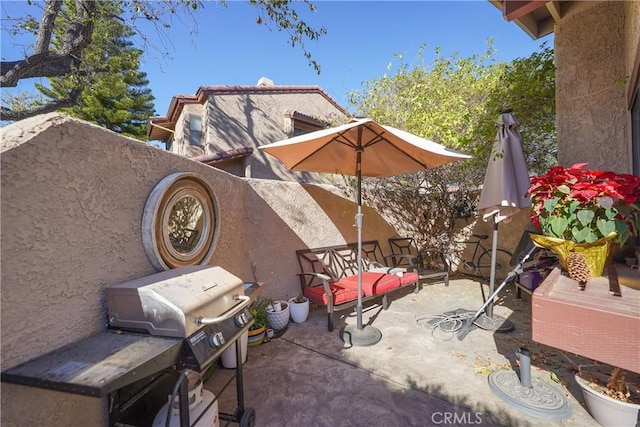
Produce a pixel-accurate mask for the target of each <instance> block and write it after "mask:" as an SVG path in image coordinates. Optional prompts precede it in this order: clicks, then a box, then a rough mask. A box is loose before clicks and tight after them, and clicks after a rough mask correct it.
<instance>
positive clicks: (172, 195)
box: [142, 172, 218, 270]
mask: <svg viewBox="0 0 640 427" xmlns="http://www.w3.org/2000/svg"><path fill="white" fill-rule="evenodd" d="M217 213H218V208H217V205H216V202H215V198H214V197H213V192H212V191H211V188H210V187H209V186H208V185H207V184H206V182H205V181H204V180H203V179H202V178H200V177H199V176H197V175H196V174H193V173H190V172H177V173H173V174H171V175H168V176H166V177H165V178H163V179H162V180H161V181H160V182H159V183H158V184H157V185H156V186H155V188H154V189H153V191H152V192H151V194H150V195H149V198H148V199H147V202H146V204H145V206H144V214H143V216H142V243H143V245H144V250H145V253H146V254H147V257H148V258H149V261H151V264H153V266H154V267H155V268H156V269H158V270H170V269H172V268H176V267H182V266H186V265H199V264H208V263H209V261H210V260H211V257H212V256H213V250H214V248H215V241H216V240H217V236H218V221H217V218H218V215H217Z"/></svg>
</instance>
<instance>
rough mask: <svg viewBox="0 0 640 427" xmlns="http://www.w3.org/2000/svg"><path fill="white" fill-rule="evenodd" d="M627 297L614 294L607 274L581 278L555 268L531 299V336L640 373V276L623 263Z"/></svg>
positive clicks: (622, 280) (619, 267) (621, 278)
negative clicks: (581, 286) (580, 284)
mask: <svg viewBox="0 0 640 427" xmlns="http://www.w3.org/2000/svg"><path fill="white" fill-rule="evenodd" d="M617 272H618V277H619V282H620V289H621V293H622V296H620V297H618V296H613V295H611V294H610V292H609V278H608V276H607V275H606V271H605V275H604V276H602V277H598V278H594V279H592V280H590V281H589V282H588V283H587V285H586V289H585V290H584V291H580V290H579V289H578V282H576V281H575V280H572V279H570V278H569V277H566V276H563V275H562V274H561V271H560V270H559V269H557V268H556V269H554V270H553V271H552V272H551V273H549V275H548V276H547V278H546V279H545V280H544V281H543V282H542V283H541V284H540V286H539V287H538V289H536V291H535V292H534V293H533V296H532V298H531V305H532V308H531V316H532V319H531V336H532V339H533V340H534V341H536V342H538V343H541V344H545V345H548V346H551V347H555V348H558V349H561V350H564V351H567V352H571V353H574V354H578V355H580V356H583V357H586V358H589V359H594V360H597V361H599V362H602V363H606V364H609V365H612V366H618V367H620V368H622V369H625V370H628V371H631V372H636V373H640V275H638V271H637V270H632V269H631V268H629V267H627V266H625V265H621V264H618V265H617Z"/></svg>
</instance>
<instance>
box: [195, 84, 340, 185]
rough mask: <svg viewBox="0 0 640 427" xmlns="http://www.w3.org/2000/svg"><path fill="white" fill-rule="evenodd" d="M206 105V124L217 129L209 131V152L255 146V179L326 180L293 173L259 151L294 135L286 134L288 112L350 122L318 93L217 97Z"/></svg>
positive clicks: (253, 163)
mask: <svg viewBox="0 0 640 427" xmlns="http://www.w3.org/2000/svg"><path fill="white" fill-rule="evenodd" d="M206 106H207V119H206V121H207V123H209V124H212V125H211V126H213V127H210V128H209V129H208V134H207V143H208V146H207V148H206V150H207V153H211V152H218V151H226V150H232V149H236V148H241V147H253V148H254V149H255V151H254V153H253V155H252V156H251V158H250V164H251V176H252V177H253V178H269V179H287V180H297V181H310V182H321V181H323V180H318V174H316V173H309V172H291V171H289V170H288V169H287V168H286V167H285V166H284V165H282V163H280V162H279V161H278V160H277V159H276V158H274V157H272V156H270V155H268V154H266V153H263V152H261V151H259V150H257V147H259V146H261V145H266V144H269V143H271V142H276V141H279V140H282V139H285V138H289V137H290V136H291V135H287V134H286V132H285V128H286V126H285V120H289V119H285V117H284V113H285V112H286V111H289V110H296V111H299V112H301V113H303V114H306V115H308V116H311V117H316V118H319V119H322V120H327V117H329V116H331V115H332V116H336V117H339V118H341V119H339V120H342V121H341V122H340V123H344V122H345V121H346V118H345V116H344V115H343V114H342V112H340V110H338V109H337V108H336V107H335V106H334V105H333V104H331V103H330V102H328V101H327V100H326V99H325V98H324V97H323V96H321V95H320V94H318V93H293V94H291V93H272V94H251V95H246V94H243V95H215V96H210V97H209V99H208V101H207V103H206ZM324 182H325V183H327V182H329V181H327V180H324Z"/></svg>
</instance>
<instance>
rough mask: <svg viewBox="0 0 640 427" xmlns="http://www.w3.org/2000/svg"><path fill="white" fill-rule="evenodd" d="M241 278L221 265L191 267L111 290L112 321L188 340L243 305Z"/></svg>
mask: <svg viewBox="0 0 640 427" xmlns="http://www.w3.org/2000/svg"><path fill="white" fill-rule="evenodd" d="M238 296H244V285H243V282H242V280H240V279H239V278H238V277H236V276H234V275H233V274H231V273H229V272H228V271H226V270H224V269H223V268H221V267H212V266H203V265H196V266H187V267H180V268H175V269H173V270H167V271H163V272H161V273H156V274H152V275H150V276H146V277H142V278H139V279H135V280H132V281H129V282H124V283H121V284H118V285H114V286H110V287H108V288H107V289H106V306H107V312H108V316H109V325H110V326H112V327H116V328H124V329H133V330H143V331H146V332H148V333H150V334H151V335H159V336H167V337H180V338H186V337H188V336H190V335H192V334H193V333H195V332H196V331H197V330H198V329H200V328H202V325H201V324H199V323H198V319H199V318H215V317H218V316H220V315H222V314H223V313H226V312H228V311H229V310H232V309H234V307H237V306H238V305H240V304H241V302H240V301H239V300H238V299H237V298H236V297H238Z"/></svg>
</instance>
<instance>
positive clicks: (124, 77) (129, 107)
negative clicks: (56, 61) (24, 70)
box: [36, 1, 155, 141]
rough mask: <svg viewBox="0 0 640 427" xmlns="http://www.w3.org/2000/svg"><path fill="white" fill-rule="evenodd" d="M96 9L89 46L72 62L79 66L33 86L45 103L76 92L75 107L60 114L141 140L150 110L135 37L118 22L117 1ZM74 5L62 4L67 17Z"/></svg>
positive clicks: (58, 36)
mask: <svg viewBox="0 0 640 427" xmlns="http://www.w3.org/2000/svg"><path fill="white" fill-rule="evenodd" d="M97 4H98V9H99V14H98V16H97V19H96V21H95V31H94V32H93V39H92V43H91V46H90V47H89V48H88V49H87V50H86V51H85V52H84V54H83V58H82V61H81V62H80V61H78V63H79V64H80V63H81V64H82V65H79V66H77V67H76V68H75V70H74V72H73V73H72V74H71V75H66V76H64V77H56V78H49V79H48V86H45V85H42V84H37V85H36V87H37V88H38V90H39V91H40V92H41V93H42V94H43V95H45V96H46V97H48V98H50V99H60V98H65V97H67V96H68V94H69V93H71V92H72V91H74V90H79V91H80V96H79V98H78V102H77V103H76V105H74V106H72V107H70V108H65V109H63V110H61V111H63V112H65V113H67V114H70V115H72V116H74V117H78V118H81V119H84V120H87V121H90V122H93V123H96V124H98V125H100V126H103V127H105V128H107V129H111V130H113V131H114V132H118V133H120V134H122V135H126V136H130V137H133V138H137V139H140V140H143V141H144V140H146V139H147V135H146V123H147V119H148V118H149V117H150V116H153V115H154V114H155V109H154V104H153V100H154V97H153V95H151V89H149V88H148V87H147V85H148V84H149V81H148V80H147V78H146V73H144V72H141V71H139V68H140V56H141V55H142V51H141V50H139V49H136V48H135V47H134V44H133V42H132V41H131V38H132V37H133V36H134V35H135V32H134V31H133V30H132V29H131V28H129V27H127V26H126V25H124V23H123V22H124V21H122V20H121V19H120V16H121V15H122V9H121V8H120V6H119V4H118V2H116V1H107V2H98V3H97ZM74 6H75V2H72V1H65V2H64V7H65V8H66V9H67V13H68V14H74V13H75V10H74ZM59 19H60V18H59ZM64 31H65V28H64V25H62V24H60V25H59V26H57V27H56V33H55V35H54V38H53V43H54V44H58V45H61V44H62V41H63V37H64Z"/></svg>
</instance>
